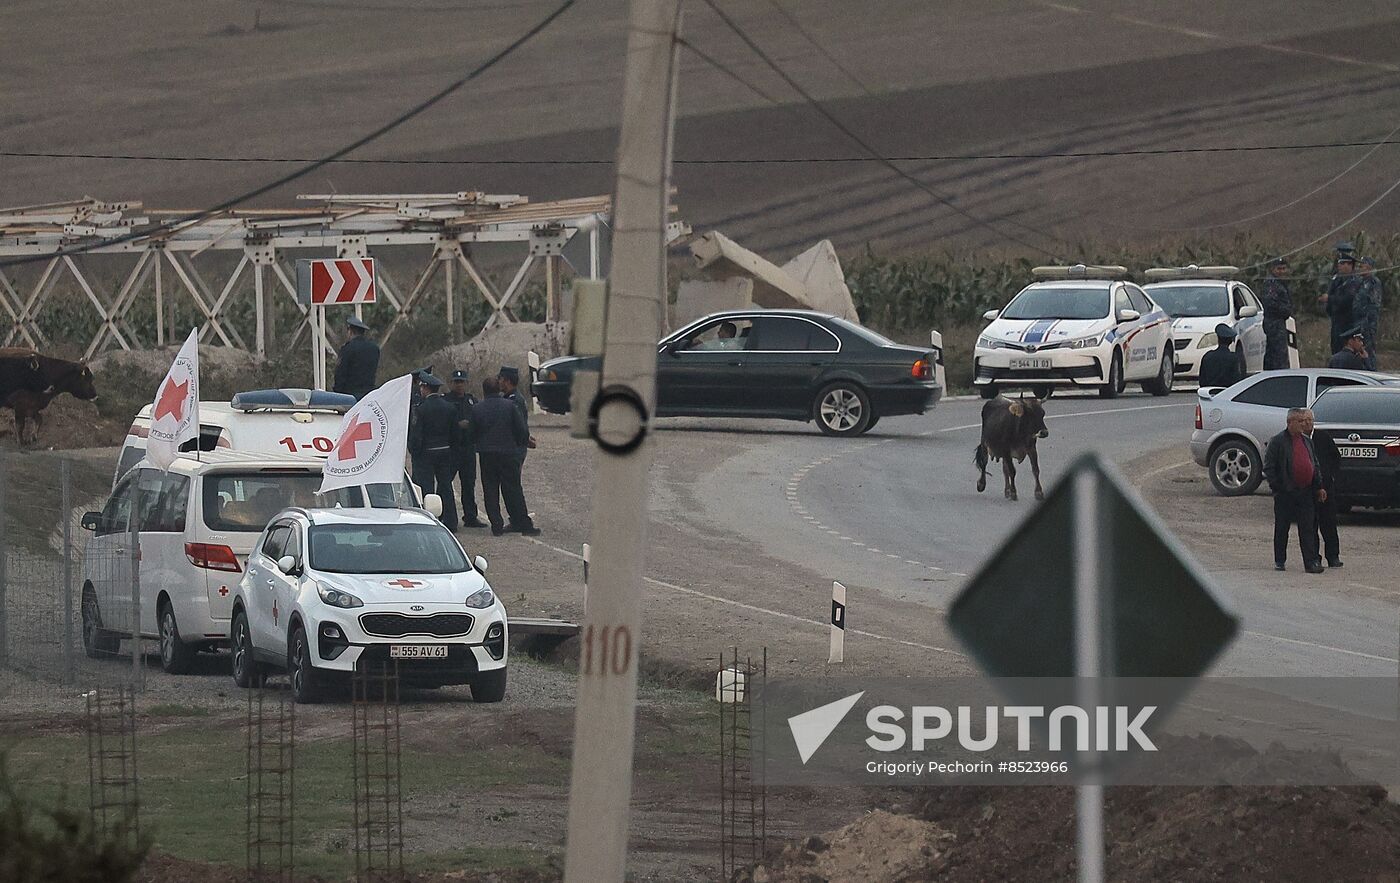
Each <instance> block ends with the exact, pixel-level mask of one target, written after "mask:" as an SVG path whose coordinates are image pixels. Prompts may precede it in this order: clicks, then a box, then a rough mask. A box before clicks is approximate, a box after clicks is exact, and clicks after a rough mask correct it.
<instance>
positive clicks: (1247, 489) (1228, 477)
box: [1208, 438, 1264, 497]
mask: <svg viewBox="0 0 1400 883" xmlns="http://www.w3.org/2000/svg"><path fill="white" fill-rule="evenodd" d="M1208 462H1209V463H1210V483H1211V484H1213V485H1215V490H1216V492H1217V493H1219V494H1221V495H1222V496H1226V497H1243V496H1247V495H1249V494H1252V493H1254V491H1255V490H1256V489H1257V488H1258V487H1259V482H1260V481H1262V480H1263V478H1264V470H1263V468H1262V465H1261V464H1260V462H1259V454H1258V453H1257V452H1255V450H1254V446H1253V445H1251V444H1250V443H1249V442H1247V441H1244V440H1243V439H1238V438H1232V439H1227V440H1226V441H1223V442H1221V443H1220V444H1218V445H1216V446H1215V447H1214V448H1211V451H1210V458H1209V460H1208Z"/></svg>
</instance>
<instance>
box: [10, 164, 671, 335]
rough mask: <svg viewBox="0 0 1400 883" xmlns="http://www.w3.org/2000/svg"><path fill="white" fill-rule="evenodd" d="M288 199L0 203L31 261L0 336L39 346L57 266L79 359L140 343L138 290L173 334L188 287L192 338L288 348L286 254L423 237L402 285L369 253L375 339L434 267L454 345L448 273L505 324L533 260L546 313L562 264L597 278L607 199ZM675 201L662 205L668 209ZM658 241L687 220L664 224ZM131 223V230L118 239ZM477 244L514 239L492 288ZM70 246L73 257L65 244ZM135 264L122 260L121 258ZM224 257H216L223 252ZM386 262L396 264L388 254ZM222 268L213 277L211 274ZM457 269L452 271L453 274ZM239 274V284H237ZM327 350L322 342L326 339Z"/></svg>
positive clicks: (426, 287)
mask: <svg viewBox="0 0 1400 883" xmlns="http://www.w3.org/2000/svg"><path fill="white" fill-rule="evenodd" d="M297 200H298V201H300V202H303V203H305V205H304V207H300V208H295V209H245V210H231V211H225V212H220V213H217V214H214V215H212V216H210V217H208V218H204V219H202V220H199V221H197V222H189V223H180V221H179V219H180V218H183V217H185V216H187V214H188V213H186V212H177V211H158V210H149V211H143V208H142V203H140V202H101V201H98V200H94V199H83V200H76V201H72V202H61V203H50V204H45V205H31V206H20V207H16V208H9V209H3V208H0V264H3V263H4V262H5V261H6V259H13V258H17V257H24V258H30V259H34V258H38V260H35V261H34V265H35V266H36V267H38V268H39V269H38V273H37V276H36V278H34V279H33V280H32V281H30V282H29V284H26V285H23V286H21V285H17V284H16V280H17V279H18V277H19V272H21V271H17V270H16V268H15V267H11V268H10V269H9V272H8V273H7V271H6V269H5V268H3V267H0V311H3V312H0V329H4V337H3V345H4V346H14V345H28V346H30V347H34V348H42V347H47V346H48V345H49V340H48V338H47V336H46V335H45V333H44V332H43V330H42V329H41V327H40V321H39V320H40V318H41V317H42V315H43V313H44V309H45V306H46V305H47V304H48V303H49V301H50V299H51V298H52V297H53V295H54V293H55V290H56V288H57V284H58V282H59V280H60V278H61V277H63V276H65V275H67V276H70V277H71V279H72V283H73V284H74V285H76V286H77V289H78V290H79V291H80V292H81V294H82V296H85V297H86V299H87V301H88V302H89V303H90V304H91V306H92V309H93V311H94V312H95V314H96V316H97V318H98V320H99V322H100V325H99V327H98V329H97V331H96V333H95V334H94V335H93V337H92V339H91V340H90V341H88V342H87V345H86V349H85V351H84V354H83V357H84V358H85V359H88V358H91V357H92V356H94V355H95V354H97V353H99V352H102V351H104V350H106V349H110V348H112V347H120V348H121V349H124V350H131V349H139V348H143V347H145V346H148V345H149V344H150V343H151V342H147V341H143V340H142V339H141V335H140V334H139V333H138V332H137V330H136V329H135V328H134V327H133V325H132V323H131V321H130V320H129V316H130V312H131V309H132V307H133V305H134V304H135V303H136V302H137V299H138V297H139V296H140V295H141V294H143V293H144V292H146V291H153V294H154V297H155V313H156V316H157V317H158V318H157V321H156V339H155V341H153V343H154V344H155V345H157V346H164V345H165V343H166V342H167V339H170V340H172V341H173V340H174V338H175V336H176V335H175V333H174V329H167V328H166V327H165V326H166V322H165V320H164V318H163V317H164V316H165V315H166V311H165V302H166V298H179V297H187V298H189V300H190V301H191V302H192V303H193V305H194V306H195V308H196V309H197V310H198V312H199V314H200V316H202V319H201V325H200V341H201V342H208V343H219V344H222V345H224V346H228V347H237V348H240V349H245V350H249V351H251V352H253V353H255V354H256V355H257V356H259V357H264V356H266V354H267V352H268V350H269V348H271V349H273V350H274V351H286V350H290V349H292V348H294V347H295V346H296V345H297V343H298V341H300V340H301V339H302V336H303V335H304V334H308V333H309V332H310V331H311V324H310V323H311V318H310V317H311V310H309V309H308V307H306V306H305V305H303V304H301V303H299V302H298V301H297V297H296V285H295V281H294V280H295V278H296V273H295V267H294V265H293V264H292V263H291V261H292V260H293V259H294V258H295V257H297V256H300V257H324V256H327V255H328V254H333V255H334V256H335V257H340V258H365V257H375V256H383V255H385V254H386V253H391V252H392V250H394V249H404V248H406V247H410V246H412V247H417V248H419V249H420V250H421V249H422V247H423V246H431V247H432V254H431V256H430V257H429V258H428V261H427V264H426V265H425V266H424V267H423V268H422V270H421V272H419V273H418V275H417V278H416V280H415V281H414V283H413V285H412V286H401V285H399V284H398V282H397V281H395V280H394V279H393V277H392V276H391V275H390V274H389V272H388V270H387V268H386V267H385V266H384V264H385V262H383V261H381V262H380V266H379V269H378V280H377V285H378V288H379V290H380V292H382V295H383V299H384V301H386V302H387V303H388V304H389V305H390V306H391V307H392V308H393V310H394V318H393V320H392V321H391V322H390V324H389V325H388V327H387V328H385V329H384V331H383V333H382V334H381V336H380V339H381V342H382V343H387V342H388V340H389V338H390V337H392V335H393V334H394V331H395V330H396V329H397V328H398V326H399V325H400V324H402V323H403V322H404V321H405V320H407V319H409V318H410V317H411V316H413V315H414V313H415V312H416V311H418V310H420V309H422V308H423V307H424V306H425V305H426V302H427V301H428V299H429V297H430V296H431V291H432V290H433V288H434V287H435V286H433V284H432V283H433V281H434V279H435V278H436V277H437V276H438V275H441V276H442V291H443V294H444V308H445V316H444V318H445V319H446V320H447V324H448V326H449V327H450V328H451V329H452V335H453V342H454V343H455V342H457V340H458V335H459V333H460V329H461V322H460V320H459V318H458V315H459V309H458V304H457V297H458V287H459V285H462V284H464V283H463V282H461V281H459V280H460V279H461V278H465V280H470V283H471V286H472V288H474V289H475V291H476V293H477V294H479V295H480V296H481V297H482V298H483V299H484V300H485V301H486V303H487V304H488V305H489V306H490V307H491V316H490V317H489V318H488V320H487V323H486V327H487V328H490V327H491V326H493V325H496V324H499V323H508V322H515V321H518V320H517V317H516V314H515V312H514V304H515V303H516V299H517V297H518V296H519V295H520V293H521V292H522V291H523V290H524V289H525V286H526V283H527V282H528V281H529V280H530V278H531V276H532V274H533V272H534V271H535V270H536V268H537V267H540V266H542V267H543V268H544V273H545V287H546V304H547V306H546V319H547V320H549V321H557V320H558V319H559V318H561V317H560V312H561V306H560V303H561V294H560V285H559V275H560V270H561V263H562V264H567V265H568V266H569V267H570V269H571V270H572V271H573V272H574V273H575V274H577V275H586V276H587V277H589V278H595V279H596V278H600V277H601V276H602V275H604V274H605V272H606V269H605V267H604V266H603V265H602V264H603V261H604V260H605V256H606V254H607V250H608V242H607V240H608V238H609V231H610V228H609V218H610V212H611V209H612V200H611V199H610V198H609V197H605V196H593V197H581V198H577V199H565V200H555V201H551V202H540V203H531V202H530V201H529V199H528V198H526V197H524V196H517V195H498V194H487V193H481V192H477V191H463V192H459V193H439V194H392V193H390V194H362V195H325V194H310V195H300V196H298V197H297ZM673 211H674V209H673ZM668 232H669V234H670V239H669V241H672V242H674V241H675V240H676V239H678V238H681V237H682V236H685V235H688V234H689V232H690V229H689V227H688V226H686V225H685V224H683V223H680V222H673V223H672V224H670V228H669V230H668ZM131 234H139V235H137V236H136V237H135V238H132V239H123V240H122V241H120V242H118V241H115V240H118V239H120V238H122V237H126V236H129V235H131ZM480 243H495V244H504V245H508V246H509V245H515V246H519V247H520V248H521V249H523V251H524V254H523V256H521V258H520V263H519V264H518V265H517V268H516V270H515V272H514V274H513V275H512V277H511V280H510V282H509V284H507V285H506V287H505V288H503V289H502V288H498V287H497V286H495V285H493V284H492V283H491V281H490V280H489V279H488V278H487V276H486V275H485V274H484V273H483V272H482V270H481V268H480V267H479V266H478V264H477V263H476V262H475V261H474V260H473V257H472V253H471V246H472V245H474V244H480ZM74 248H81V249H84V251H83V252H82V253H81V254H70V253H68V252H69V251H70V250H72V249H74ZM209 252H224V253H227V252H236V253H239V255H240V257H239V259H238V261H237V263H236V264H235V265H234V267H233V270H232V271H231V272H228V271H227V270H220V271H219V272H220V274H221V276H220V277H213V276H206V275H205V273H210V272H213V268H211V267H209V266H207V263H208V262H206V269H205V273H202V272H201V270H200V269H199V266H198V264H197V263H196V259H197V258H199V257H200V256H201V255H204V254H206V253H209ZM133 258H134V260H135V263H134V264H129V262H130V260H131V259H133ZM96 261H120V262H122V263H121V265H120V266H121V267H122V269H121V270H120V273H121V275H120V281H119V282H118V283H117V284H116V286H115V290H113V291H111V292H106V291H103V290H101V289H102V286H101V284H100V283H95V280H96V278H97V277H96V275H95V273H94V268H93V264H94V262H96ZM223 263H227V262H226V261H225V262H223ZM396 265H399V264H396ZM225 272H227V275H226V276H223V275H222V274H223V273H225ZM459 274H460V276H459ZM245 275H246V276H251V278H252V283H253V285H252V287H253V291H252V295H253V298H254V310H253V313H254V317H255V320H254V321H255V325H254V328H253V330H252V335H251V345H250V342H249V338H247V337H245V336H244V334H243V333H242V332H240V331H239V330H238V329H237V328H236V327H234V325H233V323H232V322H231V321H230V319H229V308H230V306H231V305H232V303H233V301H234V299H235V298H236V297H237V294H236V292H238V291H239V288H240V286H239V282H240V280H242V279H244V277H245ZM246 287H247V286H246V282H245V284H244V286H243V288H244V289H245V290H246ZM282 296H285V297H286V298H287V299H288V300H289V301H290V302H291V303H293V304H294V305H295V306H296V309H297V311H298V312H299V313H300V315H301V321H300V322H299V323H297V325H296V327H295V328H294V329H292V330H291V331H290V333H289V336H286V337H285V339H283V340H280V341H278V340H273V339H272V338H273V337H274V336H275V334H274V332H273V330H272V329H271V328H270V313H269V301H268V298H269V297H282ZM326 347H327V350H328V351H330V344H329V343H327V344H326Z"/></svg>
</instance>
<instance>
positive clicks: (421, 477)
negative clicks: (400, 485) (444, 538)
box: [408, 374, 459, 531]
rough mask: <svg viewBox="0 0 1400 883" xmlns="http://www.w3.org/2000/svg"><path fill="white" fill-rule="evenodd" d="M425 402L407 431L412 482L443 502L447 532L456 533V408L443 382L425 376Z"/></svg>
mask: <svg viewBox="0 0 1400 883" xmlns="http://www.w3.org/2000/svg"><path fill="white" fill-rule="evenodd" d="M422 378H423V382H422V384H421V385H422V386H423V390H422V393H423V400H422V401H421V402H419V403H418V408H417V411H416V412H415V415H414V416H415V419H414V420H412V421H410V423H409V427H408V430H409V432H408V452H409V455H410V456H411V457H412V459H413V471H414V475H413V482H414V484H416V485H418V486H419V487H420V488H422V489H423V493H424V494H437V495H438V496H439V497H441V498H442V517H441V518H440V520H441V521H442V524H443V526H444V527H446V528H447V529H448V530H451V531H455V530H456V529H457V503H456V502H455V501H454V500H453V499H452V477H453V475H455V474H456V473H457V448H458V445H459V442H458V440H457V437H458V435H459V430H458V429H457V408H456V406H454V405H453V404H452V403H451V402H449V401H448V400H447V399H446V398H444V397H443V395H442V381H441V380H440V379H439V378H437V377H436V376H434V375H432V374H426V375H422Z"/></svg>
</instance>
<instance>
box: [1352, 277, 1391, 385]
mask: <svg viewBox="0 0 1400 883" xmlns="http://www.w3.org/2000/svg"><path fill="white" fill-rule="evenodd" d="M1356 272H1357V286H1356V302H1355V304H1353V306H1352V314H1353V315H1355V316H1356V324H1357V325H1359V326H1361V331H1362V333H1363V334H1365V335H1366V370H1368V371H1374V370H1376V345H1377V344H1378V343H1380V337H1379V336H1378V332H1379V330H1380V324H1381V300H1382V296H1383V294H1384V289H1382V287H1381V280H1380V277H1379V276H1377V275H1376V262H1375V260H1373V259H1372V258H1362V259H1361V260H1360V261H1359V262H1358V263H1357V269H1356Z"/></svg>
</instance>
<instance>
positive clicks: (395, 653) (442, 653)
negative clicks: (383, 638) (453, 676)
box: [389, 644, 447, 659]
mask: <svg viewBox="0 0 1400 883" xmlns="http://www.w3.org/2000/svg"><path fill="white" fill-rule="evenodd" d="M389 658H390V659H446V658H447V647H445V646H443V645H441V644H439V645H436V646H424V645H422V644H392V645H390V647H389Z"/></svg>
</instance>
